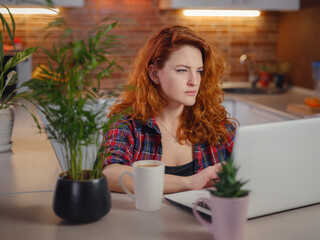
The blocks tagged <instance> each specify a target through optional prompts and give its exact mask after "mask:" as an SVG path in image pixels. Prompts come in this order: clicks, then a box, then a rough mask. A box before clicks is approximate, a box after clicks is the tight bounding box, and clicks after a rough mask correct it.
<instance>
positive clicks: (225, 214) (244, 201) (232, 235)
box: [193, 159, 249, 240]
mask: <svg viewBox="0 0 320 240" xmlns="http://www.w3.org/2000/svg"><path fill="white" fill-rule="evenodd" d="M237 172H238V167H237V166H235V164H234V162H233V160H232V159H229V160H227V161H226V162H224V164H222V170H221V171H220V172H218V176H219V180H217V181H215V180H214V189H209V191H210V192H211V194H210V198H199V199H198V200H197V201H196V203H195V205H194V208H193V213H194V215H195V217H196V218H197V219H198V220H199V222H200V223H202V224H203V225H204V226H205V227H207V228H208V229H209V231H210V232H211V233H212V235H213V236H214V239H215V240H242V239H243V234H244V230H245V223H246V219H247V210H248V204H249V190H246V189H243V185H244V184H245V183H246V181H241V180H237V178H236V177H237ZM200 202H202V203H204V204H206V205H207V206H208V208H210V209H211V222H208V221H207V220H206V219H204V218H202V217H201V215H200V214H199V212H198V211H197V210H196V207H197V205H198V204H199V203H200Z"/></svg>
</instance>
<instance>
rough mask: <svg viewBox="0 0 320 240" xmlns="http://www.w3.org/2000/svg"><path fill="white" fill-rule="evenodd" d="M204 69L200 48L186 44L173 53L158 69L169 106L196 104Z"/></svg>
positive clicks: (163, 92) (160, 82)
mask: <svg viewBox="0 0 320 240" xmlns="http://www.w3.org/2000/svg"><path fill="white" fill-rule="evenodd" d="M202 69H203V61H202V54H201V51H200V50H199V49H198V48H195V47H193V46H189V45H185V46H182V47H181V48H179V49H178V50H177V51H175V52H173V53H172V54H171V56H170V57H169V59H168V60H167V61H166V62H165V63H164V66H163V68H162V69H160V70H157V78H158V83H159V85H160V87H161V90H162V92H161V94H163V96H164V97H165V98H166V100H167V101H168V105H169V106H172V107H179V106H181V105H185V106H192V105H194V104H195V102H196V97H197V94H198V90H199V86H200V83H201V73H202Z"/></svg>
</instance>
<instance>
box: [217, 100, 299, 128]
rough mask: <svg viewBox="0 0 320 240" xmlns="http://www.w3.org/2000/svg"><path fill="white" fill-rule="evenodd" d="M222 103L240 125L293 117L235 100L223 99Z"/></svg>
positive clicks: (278, 120)
mask: <svg viewBox="0 0 320 240" xmlns="http://www.w3.org/2000/svg"><path fill="white" fill-rule="evenodd" d="M223 105H224V107H225V108H226V110H227V112H229V113H230V115H231V117H233V118H235V119H237V120H238V121H239V123H240V125H241V126H244V125H253V124H261V123H270V122H280V121H288V120H292V119H295V118H294V117H291V118H290V117H288V116H287V115H286V114H281V113H280V112H277V111H271V110H268V109H266V108H264V107H262V106H261V107H260V106H256V105H251V104H247V103H244V102H241V101H236V100H224V101H223Z"/></svg>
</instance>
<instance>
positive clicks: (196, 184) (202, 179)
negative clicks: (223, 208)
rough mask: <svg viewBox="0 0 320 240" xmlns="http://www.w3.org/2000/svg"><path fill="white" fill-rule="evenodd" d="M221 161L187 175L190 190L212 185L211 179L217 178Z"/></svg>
mask: <svg viewBox="0 0 320 240" xmlns="http://www.w3.org/2000/svg"><path fill="white" fill-rule="evenodd" d="M221 169H222V166H221V163H217V164H216V165H214V166H210V167H207V168H205V169H204V170H202V171H201V172H199V173H197V174H195V175H192V176H189V177H187V181H188V185H189V189H190V190H198V189H202V188H204V187H211V186H213V179H217V178H218V174H217V172H219V171H221Z"/></svg>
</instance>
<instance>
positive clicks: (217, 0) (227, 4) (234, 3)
mask: <svg viewBox="0 0 320 240" xmlns="http://www.w3.org/2000/svg"><path fill="white" fill-rule="evenodd" d="M159 7H160V9H182V8H195V9H200V8H204V9H206V8H211V9H214V8H218V9H261V10H278V11H285V10H299V8H300V0H160V1H159Z"/></svg>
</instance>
